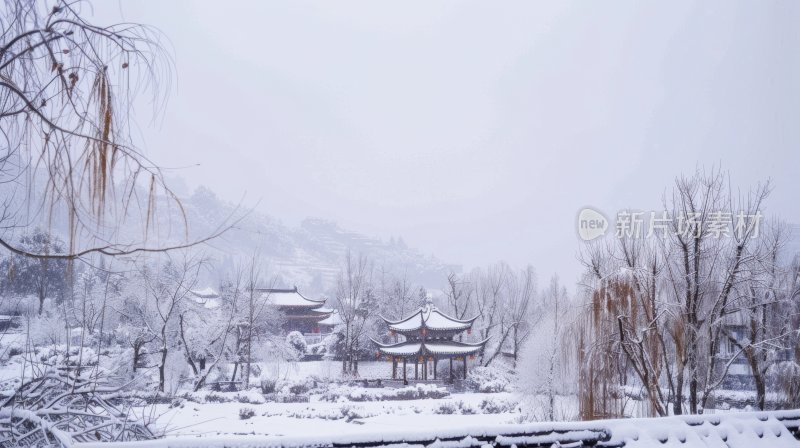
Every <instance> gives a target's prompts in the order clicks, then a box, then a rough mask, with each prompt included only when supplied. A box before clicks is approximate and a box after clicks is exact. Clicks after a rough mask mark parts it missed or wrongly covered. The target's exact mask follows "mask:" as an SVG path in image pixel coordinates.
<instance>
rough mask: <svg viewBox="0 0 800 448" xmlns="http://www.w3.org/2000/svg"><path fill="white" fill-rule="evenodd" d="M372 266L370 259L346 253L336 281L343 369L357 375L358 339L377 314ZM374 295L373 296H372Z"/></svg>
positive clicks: (361, 337)
mask: <svg viewBox="0 0 800 448" xmlns="http://www.w3.org/2000/svg"><path fill="white" fill-rule="evenodd" d="M370 282H371V269H370V267H369V262H368V260H367V258H366V257H365V256H363V255H359V256H358V257H357V258H354V257H353V255H352V254H351V253H350V251H347V254H346V255H345V261H344V266H342V270H341V272H340V273H339V279H338V281H337V284H336V302H337V304H338V308H339V316H340V318H341V319H342V322H343V330H344V335H343V340H342V347H343V352H342V372H343V373H351V374H355V375H357V374H358V350H359V342H360V341H361V340H362V339H363V336H364V330H365V329H366V328H367V323H368V321H369V319H370V317H372V316H373V315H374V313H375V308H374V307H373V306H370V305H371V303H370V299H371V297H370V296H371V294H372V292H371V291H370V289H371V285H370ZM372 298H374V297H372Z"/></svg>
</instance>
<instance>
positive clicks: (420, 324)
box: [383, 304, 478, 333]
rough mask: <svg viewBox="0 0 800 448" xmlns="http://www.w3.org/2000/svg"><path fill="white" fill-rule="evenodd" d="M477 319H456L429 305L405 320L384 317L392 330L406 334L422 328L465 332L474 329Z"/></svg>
mask: <svg viewBox="0 0 800 448" xmlns="http://www.w3.org/2000/svg"><path fill="white" fill-rule="evenodd" d="M477 318H478V316H475V317H473V318H472V319H467V320H460V319H456V318H454V317H450V316H448V315H447V314H445V313H443V312H441V311H439V309H438V308H436V307H435V306H433V305H431V304H427V305H425V306H423V307H422V308H419V309H418V310H417V311H416V312H414V314H412V315H410V316H408V317H406V318H404V319H401V320H398V321H391V320H389V319H386V318H385V317H384V318H383V320H384V321H386V324H387V325H389V329H390V330H394V331H397V332H400V333H405V332H412V331H418V330H420V329H422V328H426V329H428V330H438V331H463V330H466V329H468V328H470V327H472V322H474V321H475V319H477Z"/></svg>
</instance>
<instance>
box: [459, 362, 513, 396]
mask: <svg viewBox="0 0 800 448" xmlns="http://www.w3.org/2000/svg"><path fill="white" fill-rule="evenodd" d="M469 374H470V376H469V378H467V379H466V381H465V382H464V385H465V386H466V387H467V389H469V390H473V391H476V392H483V393H497V392H505V391H507V390H508V388H509V385H510V381H509V379H508V378H507V377H506V375H505V373H504V372H502V371H501V370H500V369H497V368H495V367H483V366H479V367H475V368H474V369H472V370H471V371H470V373H469Z"/></svg>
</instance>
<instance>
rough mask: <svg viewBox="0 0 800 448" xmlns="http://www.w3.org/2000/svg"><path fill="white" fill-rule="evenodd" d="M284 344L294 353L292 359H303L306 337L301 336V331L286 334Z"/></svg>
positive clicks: (306, 345)
mask: <svg viewBox="0 0 800 448" xmlns="http://www.w3.org/2000/svg"><path fill="white" fill-rule="evenodd" d="M286 345H287V346H288V348H289V349H290V351H291V352H292V353H293V354H294V359H298V360H299V359H303V356H305V354H306V347H308V344H306V338H305V337H303V333H300V332H299V331H292V332H289V334H287V335H286Z"/></svg>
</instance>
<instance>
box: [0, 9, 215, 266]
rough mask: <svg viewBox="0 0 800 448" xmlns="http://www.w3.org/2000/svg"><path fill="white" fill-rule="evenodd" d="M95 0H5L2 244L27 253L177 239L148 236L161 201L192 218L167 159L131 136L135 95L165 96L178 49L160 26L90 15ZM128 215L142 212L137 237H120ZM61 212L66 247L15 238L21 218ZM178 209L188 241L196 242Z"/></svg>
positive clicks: (84, 251)
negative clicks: (36, 248) (30, 246)
mask: <svg viewBox="0 0 800 448" xmlns="http://www.w3.org/2000/svg"><path fill="white" fill-rule="evenodd" d="M89 7H90V5H89V4H88V3H87V2H84V1H66V0H57V1H55V2H44V1H34V0H5V4H4V7H3V8H0V186H1V187H2V190H3V193H2V195H3V201H2V205H3V206H2V210H1V211H0V228H2V229H3V230H2V231H0V246H3V247H5V248H6V249H8V250H10V251H11V252H14V253H16V254H18V255H25V256H29V257H50V258H65V259H75V258H79V257H82V256H86V255H89V254H104V255H111V256H118V255H126V254H132V253H137V252H148V251H162V250H165V249H169V248H167V247H157V246H149V245H148V244H151V243H149V242H148V239H152V238H148V233H149V231H150V230H151V229H152V227H153V224H154V223H155V211H156V201H157V199H158V198H160V197H166V198H167V202H168V203H169V204H170V205H169V206H170V207H177V209H178V210H179V211H180V213H179V215H180V216H181V217H183V216H184V214H183V211H182V209H181V205H180V201H179V200H178V199H177V197H176V196H175V194H174V193H173V192H172V191H171V190H170V188H169V187H168V186H167V184H166V183H165V181H164V177H163V175H162V172H161V170H160V169H159V167H158V165H157V164H156V163H154V162H153V161H151V160H150V159H149V158H148V157H147V156H146V155H145V153H144V152H143V151H142V150H141V148H139V147H137V146H136V144H135V143H134V141H133V139H132V138H131V121H132V109H133V106H134V103H135V102H137V103H138V102H140V101H143V100H149V101H150V102H151V103H152V104H153V105H155V108H154V111H153V113H154V114H157V113H158V112H159V111H160V110H161V109H162V108H163V106H164V102H165V99H166V96H165V95H164V93H165V92H167V91H169V87H170V82H171V79H172V70H171V59H170V57H169V54H168V53H167V52H165V51H164V48H163V47H162V45H161V44H160V41H161V37H160V35H159V33H158V32H156V31H155V30H154V29H152V28H150V27H147V26H145V25H140V24H135V23H118V24H111V25H105V24H103V25H99V24H94V23H91V22H90V21H89V20H87V19H86V17H87V16H86V14H85V12H86V11H88V10H89ZM127 216H135V217H136V219H141V221H142V222H141V224H142V225H141V226H140V227H141V229H142V233H141V236H140V237H135V238H133V239H132V240H124V239H121V238H120V237H119V236H118V235H117V234H118V232H117V231H116V230H117V226H118V223H119V221H120V220H122V219H123V218H124V217H127ZM55 219H58V220H66V221H67V224H68V227H67V228H68V234H69V238H68V244H67V245H68V250H67V251H65V252H64V253H62V254H52V253H36V252H31V251H28V250H26V249H25V248H24V247H22V246H20V245H18V244H16V243H15V241H14V239H12V237H11V235H12V234H13V230H14V229H15V228H17V227H24V226H26V225H28V223H30V222H41V221H48V222H52V221H53V220H55ZM181 219H182V220H183V222H182V225H183V228H184V229H185V230H184V232H183V234H184V242H185V244H182V245H179V247H182V246H187V245H190V244H191V243H192V242H189V239H188V229H187V228H186V223H185V219H183V218H181ZM109 223H110V224H109ZM210 236H215V235H210ZM196 242H197V241H194V243H196Z"/></svg>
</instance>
